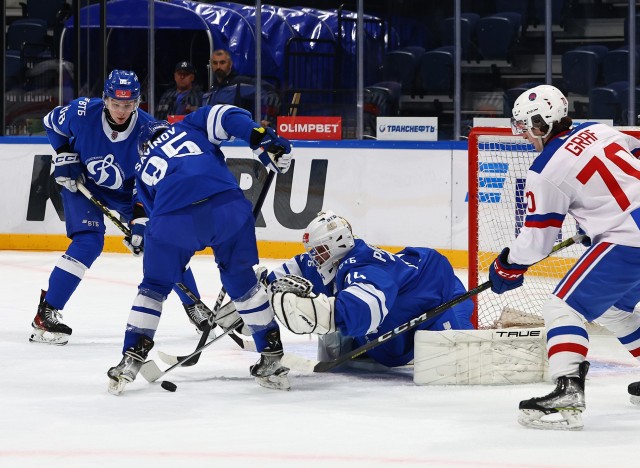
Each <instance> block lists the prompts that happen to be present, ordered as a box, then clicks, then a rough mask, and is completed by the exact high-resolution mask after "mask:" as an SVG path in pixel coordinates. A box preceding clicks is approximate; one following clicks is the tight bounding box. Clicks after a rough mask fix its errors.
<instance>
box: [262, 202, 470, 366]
mask: <svg viewBox="0 0 640 468" xmlns="http://www.w3.org/2000/svg"><path fill="white" fill-rule="evenodd" d="M303 244H304V246H305V249H306V250H307V252H305V253H303V254H301V255H298V256H296V257H294V258H293V259H291V260H289V261H287V262H286V263H284V264H283V265H281V266H280V267H278V268H276V269H274V270H273V271H272V272H271V273H270V274H269V275H268V277H267V278H268V281H269V282H270V283H271V286H270V288H271V293H272V294H271V304H272V307H273V309H274V312H275V314H276V316H277V317H278V319H279V320H280V322H281V323H282V324H283V325H284V326H286V327H287V328H288V329H290V330H291V331H293V332H294V333H298V334H308V333H313V334H318V335H322V336H323V337H324V339H327V338H328V337H329V336H332V339H331V340H330V341H331V342H332V343H334V344H337V349H334V350H333V351H329V352H328V353H327V355H326V357H329V358H335V357H337V356H335V355H333V356H332V355H331V354H332V352H338V353H340V354H343V353H345V352H348V351H350V350H351V349H353V348H355V347H359V346H361V345H363V344H365V343H367V342H368V341H371V340H373V339H376V338H377V337H379V336H380V335H382V334H384V333H386V332H388V331H390V330H393V329H394V328H396V327H398V326H399V325H402V324H404V323H406V322H409V321H410V320H411V319H412V318H415V317H418V316H419V315H421V314H422V313H424V312H425V311H427V310H429V309H432V308H434V307H437V306H439V305H441V304H443V303H445V302H448V301H450V300H451V299H454V298H456V297H458V296H461V295H462V294H464V293H466V290H465V288H464V286H463V284H462V283H461V282H460V280H459V279H458V278H457V277H456V276H455V274H454V272H453V268H452V267H451V264H450V263H449V261H448V260H447V259H446V258H445V257H444V256H443V255H441V254H440V253H438V252H436V251H435V250H433V249H429V248H422V247H406V248H405V249H403V250H402V251H400V252H398V253H397V254H391V253H389V252H386V251H384V250H381V249H378V248H376V247H374V246H371V245H369V244H367V243H366V242H365V241H364V240H362V239H356V238H354V236H353V233H352V231H351V226H350V224H349V223H348V222H347V220H345V219H344V218H342V217H340V216H338V215H336V214H335V213H333V212H332V211H326V212H322V213H320V214H319V215H318V217H316V218H315V219H314V220H313V221H311V223H310V224H309V226H308V227H307V229H306V230H305V232H304V235H303ZM296 276H297V277H303V278H304V279H306V280H307V281H308V282H309V284H310V285H309V286H308V287H307V288H306V289H305V286H304V284H305V281H304V280H302V281H301V278H296ZM282 283H285V284H284V285H283V284H282ZM296 285H297V287H296ZM309 290H310V291H311V292H310V291H309ZM472 311H473V303H472V301H471V300H467V301H464V302H462V303H460V304H458V305H456V306H454V307H452V308H451V309H449V310H448V311H446V312H444V313H442V314H440V315H438V316H437V317H434V318H433V319H432V320H429V321H426V322H424V323H423V324H422V325H420V326H419V327H416V330H447V329H472V328H473V326H472V324H471V321H470V318H471V313H472ZM334 334H337V335H338V339H335V338H336V337H335V335H334ZM414 334H415V331H411V332H408V333H404V334H402V335H399V336H397V337H395V338H393V339H392V340H389V341H388V342H386V343H384V344H381V345H380V346H377V347H375V348H373V349H371V350H369V351H368V352H367V355H368V357H370V358H372V359H373V360H375V361H376V362H378V363H380V364H383V365H385V366H388V367H395V366H402V365H405V364H407V363H409V362H410V361H411V360H412V359H413V348H414ZM345 337H351V338H352V342H351V343H350V346H349V345H348V344H347V342H348V341H350V340H346V339H345ZM345 344H347V346H349V347H348V348H347V349H345Z"/></svg>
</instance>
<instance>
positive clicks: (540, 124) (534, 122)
mask: <svg viewBox="0 0 640 468" xmlns="http://www.w3.org/2000/svg"><path fill="white" fill-rule="evenodd" d="M529 121H530V122H531V124H529V123H528V122H527V121H526V120H518V119H515V118H513V117H511V132H512V133H513V134H514V135H522V134H524V133H525V132H527V131H529V130H531V129H534V128H537V129H538V130H540V131H542V132H543V133H545V134H547V133H548V130H549V125H547V123H546V122H545V121H544V119H543V118H542V116H541V115H540V114H536V115H534V116H532V117H530V119H529Z"/></svg>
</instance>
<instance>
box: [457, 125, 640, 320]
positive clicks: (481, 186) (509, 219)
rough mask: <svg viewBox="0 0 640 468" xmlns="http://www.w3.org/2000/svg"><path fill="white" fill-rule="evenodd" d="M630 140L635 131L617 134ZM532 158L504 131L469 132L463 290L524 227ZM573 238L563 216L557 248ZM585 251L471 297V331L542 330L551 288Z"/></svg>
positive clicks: (561, 255)
mask: <svg viewBox="0 0 640 468" xmlns="http://www.w3.org/2000/svg"><path fill="white" fill-rule="evenodd" d="M620 130H622V131H624V132H625V133H630V134H632V135H634V136H636V137H638V136H640V132H638V131H637V130H638V129H635V130H636V131H633V130H631V129H620ZM537 155H538V153H537V152H536V151H535V150H534V148H533V146H532V145H531V144H530V143H528V142H527V141H526V140H525V139H524V138H522V137H521V136H514V135H512V134H511V129H510V128H486V127H477V128H474V129H473V130H472V131H471V133H470V134H469V160H468V162H469V199H468V201H469V249H468V252H469V284H468V288H469V289H472V288H474V287H476V286H478V285H480V284H482V283H484V282H485V281H487V280H488V279H489V265H490V264H491V262H492V261H493V260H494V259H495V257H496V256H497V255H498V254H499V253H500V251H501V250H502V249H503V248H504V247H507V246H509V245H510V244H511V242H512V241H513V240H514V239H515V238H516V237H517V236H518V234H519V232H520V229H521V227H522V225H523V223H524V217H525V209H526V204H527V200H526V197H525V194H524V186H525V179H526V176H527V170H528V169H529V167H530V166H531V163H532V162H533V160H534V159H535V158H536V156H537ZM576 233H577V227H576V222H575V220H574V219H573V218H572V217H571V216H567V217H566V219H565V221H564V224H563V225H562V231H561V232H560V233H559V235H558V242H560V241H562V240H564V239H567V238H569V237H571V236H573V235H575V234H576ZM584 251H585V247H584V246H582V245H580V244H579V245H573V246H570V247H568V248H565V249H563V250H562V251H560V252H558V253H557V254H554V255H552V256H551V257H549V258H548V259H546V260H543V261H542V262H540V263H538V264H537V265H535V266H533V267H531V268H530V269H529V271H528V272H527V274H526V276H525V282H524V285H523V286H522V287H520V288H517V289H514V290H512V291H508V292H506V293H504V294H501V295H497V294H494V293H492V292H491V291H487V292H484V293H481V294H478V295H477V296H476V297H475V303H476V309H475V311H474V317H473V319H474V321H475V324H476V328H479V329H485V328H504V327H508V326H519V327H523V326H542V325H543V320H542V315H541V310H542V305H543V304H544V302H545V301H546V299H547V297H548V296H549V294H550V293H551V292H552V291H553V289H554V288H555V286H556V284H557V283H558V281H559V280H560V278H562V277H563V276H564V275H565V274H566V272H567V271H568V270H569V269H570V268H571V267H572V266H573V265H574V264H575V262H576V260H577V259H578V258H579V257H580V256H581V255H582V253H583V252H584Z"/></svg>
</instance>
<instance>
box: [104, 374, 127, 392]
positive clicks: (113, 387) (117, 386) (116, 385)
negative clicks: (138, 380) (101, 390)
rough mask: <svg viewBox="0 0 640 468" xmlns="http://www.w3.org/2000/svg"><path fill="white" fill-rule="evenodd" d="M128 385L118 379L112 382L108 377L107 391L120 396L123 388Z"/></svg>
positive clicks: (125, 381) (121, 379)
mask: <svg viewBox="0 0 640 468" xmlns="http://www.w3.org/2000/svg"><path fill="white" fill-rule="evenodd" d="M128 383H129V381H128V380H126V379H123V378H119V379H118V380H114V379H112V378H111V377H109V386H108V387H107V391H108V392H109V393H111V394H112V395H120V394H122V392H124V388H125V387H126V386H127V384H128Z"/></svg>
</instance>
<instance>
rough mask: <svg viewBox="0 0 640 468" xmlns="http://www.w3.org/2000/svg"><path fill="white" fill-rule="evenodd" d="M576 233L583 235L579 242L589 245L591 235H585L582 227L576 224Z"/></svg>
mask: <svg viewBox="0 0 640 468" xmlns="http://www.w3.org/2000/svg"><path fill="white" fill-rule="evenodd" d="M578 234H580V235H581V236H584V237H583V238H582V240H581V241H580V243H581V244H582V245H584V246H585V247H591V237H589V236H587V233H586V232H584V229H582V228H581V227H580V226H578Z"/></svg>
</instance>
